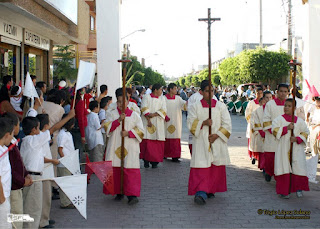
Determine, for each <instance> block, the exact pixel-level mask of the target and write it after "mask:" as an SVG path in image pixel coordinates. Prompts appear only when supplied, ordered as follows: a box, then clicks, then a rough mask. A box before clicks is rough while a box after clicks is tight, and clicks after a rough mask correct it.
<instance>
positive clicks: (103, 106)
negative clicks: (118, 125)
mask: <svg viewBox="0 0 320 229" xmlns="http://www.w3.org/2000/svg"><path fill="white" fill-rule="evenodd" d="M111 102H112V98H111V97H110V96H107V97H104V98H102V99H101V101H100V111H99V114H98V115H99V120H100V124H101V125H102V123H104V121H105V120H106V110H107V109H108V106H109V104H110V103H111ZM101 132H102V136H103V143H104V144H106V131H105V130H104V128H102V129H101Z"/></svg>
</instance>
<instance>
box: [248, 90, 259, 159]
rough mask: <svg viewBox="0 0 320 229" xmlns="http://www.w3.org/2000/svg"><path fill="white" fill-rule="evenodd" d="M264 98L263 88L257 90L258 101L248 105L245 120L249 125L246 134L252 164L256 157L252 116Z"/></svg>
mask: <svg viewBox="0 0 320 229" xmlns="http://www.w3.org/2000/svg"><path fill="white" fill-rule="evenodd" d="M262 96H263V90H262V88H261V87H259V88H257V89H256V99H254V100H251V101H250V102H249V103H248V106H247V108H246V110H245V118H246V120H247V122H248V125H247V133H246V137H247V138H248V154H249V157H250V159H252V164H254V163H255V159H256V158H255V157H254V156H253V150H252V146H253V144H252V143H250V141H251V137H252V136H251V135H252V126H251V124H250V120H251V114H252V112H254V111H255V110H256V109H258V107H259V106H260V105H259V100H260V98H262Z"/></svg>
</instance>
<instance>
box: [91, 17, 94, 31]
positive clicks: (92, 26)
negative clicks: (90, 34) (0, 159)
mask: <svg viewBox="0 0 320 229" xmlns="http://www.w3.org/2000/svg"><path fill="white" fill-rule="evenodd" d="M94 19H95V18H94V17H92V16H90V30H91V31H92V30H95V28H94Z"/></svg>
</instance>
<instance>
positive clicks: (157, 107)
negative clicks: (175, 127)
mask: <svg viewBox="0 0 320 229" xmlns="http://www.w3.org/2000/svg"><path fill="white" fill-rule="evenodd" d="M141 113H142V123H143V127H144V139H149V140H159V141H165V130H164V119H165V117H166V114H167V106H166V100H165V98H164V96H160V97H158V98H152V97H151V95H145V96H144V97H143V99H142V104H141ZM148 113H149V114H151V113H158V114H159V116H156V117H153V118H151V119H150V121H151V123H152V125H153V127H152V128H153V130H152V128H150V127H149V128H148V127H147V125H148V121H147V119H146V117H145V115H146V114H148ZM154 128H155V131H154Z"/></svg>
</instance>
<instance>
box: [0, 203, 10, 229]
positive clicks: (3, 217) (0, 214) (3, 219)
mask: <svg viewBox="0 0 320 229" xmlns="http://www.w3.org/2000/svg"><path fill="white" fill-rule="evenodd" d="M9 213H10V198H6V200H5V201H4V203H2V204H0V228H5V229H11V228H12V227H11V223H9V222H8V220H7V219H8V218H7V217H8V214H9Z"/></svg>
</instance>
